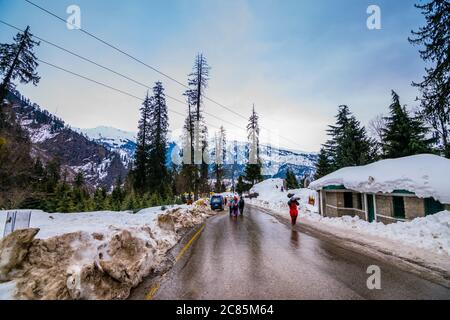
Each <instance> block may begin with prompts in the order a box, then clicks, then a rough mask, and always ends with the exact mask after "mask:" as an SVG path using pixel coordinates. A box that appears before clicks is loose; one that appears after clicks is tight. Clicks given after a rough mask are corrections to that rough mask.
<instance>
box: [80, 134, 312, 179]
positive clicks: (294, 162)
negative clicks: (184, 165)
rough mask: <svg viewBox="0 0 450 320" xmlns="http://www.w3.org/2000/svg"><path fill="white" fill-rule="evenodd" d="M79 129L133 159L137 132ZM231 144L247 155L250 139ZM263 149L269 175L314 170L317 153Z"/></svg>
mask: <svg viewBox="0 0 450 320" xmlns="http://www.w3.org/2000/svg"><path fill="white" fill-rule="evenodd" d="M77 130H78V131H79V132H81V133H83V134H84V135H86V136H87V137H89V138H90V139H92V140H94V141H96V142H97V143H100V144H102V145H104V146H106V147H108V148H109V149H110V150H113V151H116V152H118V153H119V154H120V155H121V157H122V160H123V162H124V164H125V165H126V166H127V165H128V163H129V161H130V160H131V159H133V155H134V152H135V151H136V142H135V141H136V138H135V137H136V133H133V132H128V131H123V130H120V129H116V128H112V127H104V126H102V127H97V128H91V129H77ZM179 141H180V140H179V139H178V140H176V141H172V142H171V143H170V146H169V150H168V159H170V155H171V154H172V151H173V150H174V148H175V147H176V146H177V144H179V143H180V142H179ZM229 144H231V145H232V146H233V149H234V146H235V147H236V150H237V159H245V158H247V157H246V155H247V154H248V143H247V142H240V141H236V142H235V141H232V142H229ZM213 145H214V144H213V141H211V142H210V146H213ZM260 152H261V159H262V161H263V174H264V176H266V177H274V178H284V177H285V176H286V171H287V169H291V170H293V171H294V173H295V174H296V175H297V177H299V178H300V177H303V176H305V175H308V174H312V173H314V172H315V164H316V161H317V154H316V153H308V152H301V151H294V150H288V149H283V148H276V147H272V146H268V145H261V150H260ZM241 162H242V161H241ZM235 168H236V173H235V174H236V175H241V174H243V172H244V168H245V164H244V163H240V164H238V165H236V167H235Z"/></svg>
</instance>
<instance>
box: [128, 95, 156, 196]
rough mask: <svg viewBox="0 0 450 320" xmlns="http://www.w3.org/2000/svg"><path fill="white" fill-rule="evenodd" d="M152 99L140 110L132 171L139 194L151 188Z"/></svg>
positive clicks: (148, 99) (147, 98)
mask: <svg viewBox="0 0 450 320" xmlns="http://www.w3.org/2000/svg"><path fill="white" fill-rule="evenodd" d="M151 106H152V99H151V98H150V97H149V95H148V93H147V96H146V98H145V100H144V102H143V104H142V107H141V109H140V111H141V119H140V120H139V131H138V135H137V143H136V144H137V146H136V153H135V155H134V166H133V167H134V168H133V171H132V173H131V174H132V176H133V183H134V189H135V190H136V191H137V192H138V193H144V192H146V191H147V190H148V188H149V172H148V168H149V167H148V163H149V158H150V151H151V148H150V142H151V140H152V137H151V130H150V119H151V112H152V111H151Z"/></svg>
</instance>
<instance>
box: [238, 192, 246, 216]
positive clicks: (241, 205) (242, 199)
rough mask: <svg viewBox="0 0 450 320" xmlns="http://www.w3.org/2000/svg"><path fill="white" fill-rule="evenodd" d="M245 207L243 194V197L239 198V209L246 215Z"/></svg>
mask: <svg viewBox="0 0 450 320" xmlns="http://www.w3.org/2000/svg"><path fill="white" fill-rule="evenodd" d="M244 207H245V201H244V197H243V196H241V198H240V199H239V211H240V212H241V215H244Z"/></svg>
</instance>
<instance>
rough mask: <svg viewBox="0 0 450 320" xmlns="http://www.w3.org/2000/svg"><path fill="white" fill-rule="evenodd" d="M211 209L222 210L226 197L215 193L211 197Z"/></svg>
mask: <svg viewBox="0 0 450 320" xmlns="http://www.w3.org/2000/svg"><path fill="white" fill-rule="evenodd" d="M210 204H211V210H220V211H223V204H224V199H223V196H221V195H215V196H212V197H211V201H210Z"/></svg>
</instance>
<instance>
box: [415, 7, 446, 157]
mask: <svg viewBox="0 0 450 320" xmlns="http://www.w3.org/2000/svg"><path fill="white" fill-rule="evenodd" d="M416 8H418V9H420V10H421V11H422V14H423V15H424V16H425V19H426V22H427V24H426V25H425V26H424V27H421V28H419V30H418V31H412V35H413V38H410V39H409V41H410V42H411V43H412V44H413V45H417V46H421V47H422V49H421V50H420V51H419V53H420V56H421V58H422V59H423V60H424V61H425V62H426V63H427V65H428V66H429V67H427V68H426V75H425V77H424V79H423V81H422V82H421V83H414V84H413V85H414V86H416V87H418V88H419V89H420V90H421V92H422V97H421V99H420V102H421V111H420V115H421V116H422V117H423V119H424V120H425V121H426V122H427V123H428V124H429V125H430V126H431V127H432V128H433V129H434V132H435V134H436V136H437V137H438V138H439V140H440V144H441V146H442V153H443V154H444V155H445V156H446V157H447V158H450V49H449V48H450V2H449V1H448V0H432V1H429V2H427V3H426V4H422V5H419V4H417V5H416Z"/></svg>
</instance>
